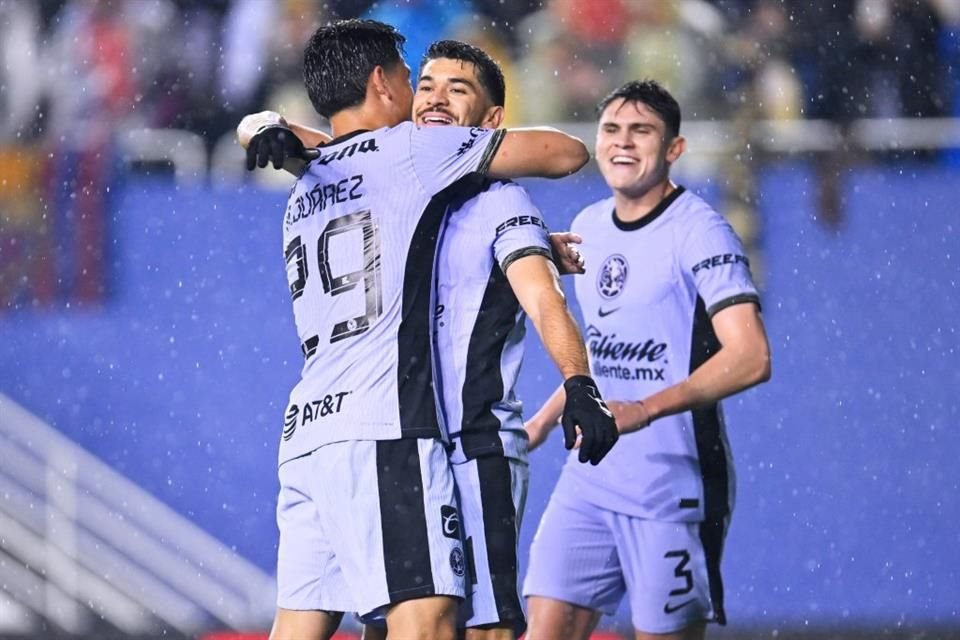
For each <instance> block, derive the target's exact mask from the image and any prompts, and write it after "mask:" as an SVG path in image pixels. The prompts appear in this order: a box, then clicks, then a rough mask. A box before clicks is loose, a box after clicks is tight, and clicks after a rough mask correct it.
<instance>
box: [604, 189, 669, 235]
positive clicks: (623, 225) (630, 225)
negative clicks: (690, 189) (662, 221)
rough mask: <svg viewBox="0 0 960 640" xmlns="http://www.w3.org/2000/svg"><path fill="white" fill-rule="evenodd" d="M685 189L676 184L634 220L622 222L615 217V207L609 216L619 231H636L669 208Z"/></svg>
mask: <svg viewBox="0 0 960 640" xmlns="http://www.w3.org/2000/svg"><path fill="white" fill-rule="evenodd" d="M684 191H686V188H685V187H684V186H683V185H677V188H676V189H674V190H673V191H672V192H671V193H670V195H668V196H667V197H666V198H664V199H663V200H661V201H660V203H659V204H658V205H657V206H655V207H654V208H653V210H652V211H650V213H648V214H647V215H645V216H643V217H642V218H640V219H639V220H634V221H633V222H624V221H623V220H621V219H620V218H618V217H617V209H616V207H614V209H613V211H611V212H610V216H611V217H612V218H613V224H615V225H616V226H617V229H620V230H621V231H636V230H637V229H642V228H643V227H645V226H647V225H648V224H650V223H651V222H653V221H654V220H656V219H657V218H659V217H660V215H661V214H662V213H663V212H664V211H666V210H667V209H669V208H670V205H672V204H673V203H674V201H675V200H676V199H677V198H679V197H680V195H681V194H682V193H683V192H684Z"/></svg>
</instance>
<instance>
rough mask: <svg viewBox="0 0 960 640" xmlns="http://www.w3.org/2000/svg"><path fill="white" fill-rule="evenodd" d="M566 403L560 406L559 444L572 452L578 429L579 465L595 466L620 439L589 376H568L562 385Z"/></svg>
mask: <svg viewBox="0 0 960 640" xmlns="http://www.w3.org/2000/svg"><path fill="white" fill-rule="evenodd" d="M563 388H564V390H565V391H566V392H567V402H566V404H564V406H563V418H562V419H561V420H560V424H561V425H562V426H563V444H564V446H565V447H566V448H567V449H572V448H573V445H574V444H576V441H577V432H576V427H580V436H581V438H582V439H581V441H580V462H587V461H589V462H590V464H597V463H599V462H600V461H601V460H603V457H604V456H605V455H607V452H609V451H610V449H612V448H613V445H614V444H615V443H616V442H617V438H619V437H620V433H619V432H618V431H617V423H616V421H615V420H614V419H613V414H612V413H610V409H608V408H607V405H606V403H605V402H604V401H603V398H601V397H600V392H599V391H598V390H597V385H596V383H594V381H593V379H592V378H591V377H590V376H571V377H570V378H567V379H566V380H565V381H564V383H563Z"/></svg>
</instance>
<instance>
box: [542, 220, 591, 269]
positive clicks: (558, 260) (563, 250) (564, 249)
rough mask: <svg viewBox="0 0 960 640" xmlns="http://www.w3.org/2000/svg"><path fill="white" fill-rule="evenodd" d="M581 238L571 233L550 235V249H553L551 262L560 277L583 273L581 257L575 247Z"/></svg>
mask: <svg viewBox="0 0 960 640" xmlns="http://www.w3.org/2000/svg"><path fill="white" fill-rule="evenodd" d="M582 242H583V238H582V237H580V236H579V235H578V234H576V233H573V232H572V231H564V232H562V233H551V234H550V248H551V249H553V262H554V264H556V265H557V270H559V271H560V273H561V274H562V275H569V274H578V273H585V272H586V269H584V268H583V256H582V255H581V254H580V251H579V249H577V247H576V245H578V244H580V243H582Z"/></svg>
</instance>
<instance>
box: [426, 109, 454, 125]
mask: <svg viewBox="0 0 960 640" xmlns="http://www.w3.org/2000/svg"><path fill="white" fill-rule="evenodd" d="M420 122H421V123H423V124H425V125H451V124H456V121H455V120H454V119H453V118H452V117H451V116H448V115H447V114H445V113H441V112H439V111H428V112H427V113H423V114H420Z"/></svg>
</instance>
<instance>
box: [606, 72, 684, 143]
mask: <svg viewBox="0 0 960 640" xmlns="http://www.w3.org/2000/svg"><path fill="white" fill-rule="evenodd" d="M620 98H623V99H624V100H625V101H626V102H642V103H643V104H645V105H647V106H648V107H650V109H652V110H653V111H655V112H656V113H657V115H658V116H660V118H661V119H662V120H663V122H664V124H666V125H667V133H669V134H670V136H671V137H673V138H676V137H677V136H678V135H680V105H679V104H678V103H677V100H676V98H674V97H673V96H672V95H670V92H669V91H667V90H666V89H664V88H663V86H662V85H661V84H660V83H659V82H657V81H656V80H631V81H630V82H627V83H626V84H624V85H621V86H619V87H617V88H616V89H614V90H613V92H612V93H610V95H608V96H607V97H606V98H604V99H603V100H601V101H600V104H598V105H597V115H598V116H599V115H600V114H602V113H603V111H604V109H606V108H607V107H608V106H610V103H611V102H613V101H614V100H619V99H620Z"/></svg>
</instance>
